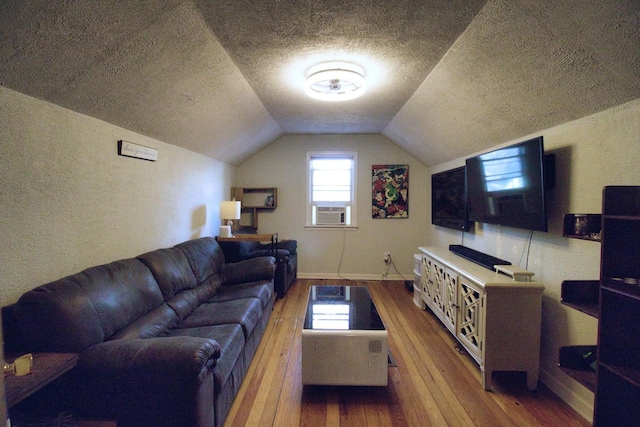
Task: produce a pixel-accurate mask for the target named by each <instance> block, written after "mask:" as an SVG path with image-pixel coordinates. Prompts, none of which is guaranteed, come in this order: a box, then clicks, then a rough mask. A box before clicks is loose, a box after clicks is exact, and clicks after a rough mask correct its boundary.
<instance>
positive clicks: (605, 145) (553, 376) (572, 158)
mask: <svg viewBox="0 0 640 427" xmlns="http://www.w3.org/2000/svg"><path fill="white" fill-rule="evenodd" d="M538 135H543V137H544V144H545V151H547V152H551V153H555V154H556V187H555V189H553V190H551V191H550V193H549V198H548V202H549V205H548V206H549V213H548V219H549V232H548V233H540V232H534V233H533V240H532V244H531V249H530V254H529V259H528V269H529V270H530V271H533V272H535V274H536V276H535V277H534V279H537V280H539V281H542V282H543V283H544V285H545V292H544V298H543V319H542V322H543V325H542V354H541V370H542V372H541V378H542V381H543V382H544V383H545V384H546V385H547V386H548V387H549V388H551V389H552V390H553V391H554V392H555V393H556V394H558V395H559V396H560V397H561V398H563V400H565V401H567V402H568V403H569V404H570V405H571V406H572V407H574V408H575V409H576V410H578V411H579V412H580V413H581V414H582V415H583V416H584V417H585V418H587V419H591V416H592V411H593V394H592V393H591V392H589V391H588V390H587V389H586V388H584V387H583V386H581V385H579V384H578V383H577V382H575V381H574V380H572V379H571V378H569V377H568V376H567V375H565V374H564V373H563V372H562V371H561V370H560V369H559V368H558V367H557V363H558V349H559V347H561V346H566V345H581V344H585V345H586V344H590V345H594V344H596V342H597V327H598V326H597V325H598V324H597V320H596V319H594V318H592V317H589V316H587V315H586V314H583V313H579V312H578V311H576V310H573V309H570V308H568V307H566V306H563V305H561V304H560V286H561V283H562V281H563V280H573V279H576V280H577V279H592V280H597V279H598V277H599V274H600V273H599V271H600V270H599V266H600V245H599V244H598V243H596V242H589V241H583V240H576V239H568V238H563V237H562V224H563V215H564V214H565V213H600V212H601V211H602V207H601V203H602V188H603V187H604V186H606V185H640V173H639V172H638V159H639V155H640V100H636V101H633V102H631V103H628V104H625V105H622V106H619V107H616V108H612V109H610V110H607V111H605V112H602V113H600V114H596V115H593V116H589V117H585V118H582V119H580V120H577V121H574V122H570V123H566V124H563V125H561V126H557V127H554V128H551V129H546V130H544V131H541V132H538V133H536V134H534V135H529V136H525V137H522V138H519V139H517V140H514V141H511V142H509V143H508V144H511V143H515V142H519V141H523V140H525V139H527V138H529V137H533V136H538ZM508 144H503V145H508ZM462 164H464V158H460V159H457V160H455V161H453V162H448V163H446V164H442V165H438V166H436V167H433V168H431V171H430V172H431V173H435V172H439V171H442V170H446V169H449V168H451V167H454V166H459V165H462ZM528 233H529V232H528V231H526V230H518V229H514V228H508V227H499V226H494V225H488V224H475V229H474V231H472V232H471V233H465V234H464V239H463V236H462V233H461V232H456V231H453V230H447V229H444V228H441V227H435V226H431V225H430V226H429V229H428V239H427V242H428V244H429V245H433V246H441V247H446V246H448V245H449V244H451V243H461V242H462V241H463V243H464V244H465V245H466V246H469V247H472V248H474V249H477V250H480V251H483V252H486V253H489V254H491V255H495V256H497V257H499V258H503V259H506V260H508V261H511V262H512V263H513V264H516V265H520V266H521V267H527V265H526V257H525V258H522V254H523V252H525V251H526V250H527V248H526V243H527V238H528ZM521 258H522V262H521V261H520V260H521ZM514 309H516V308H514ZM524 320H525V321H526V319H524Z"/></svg>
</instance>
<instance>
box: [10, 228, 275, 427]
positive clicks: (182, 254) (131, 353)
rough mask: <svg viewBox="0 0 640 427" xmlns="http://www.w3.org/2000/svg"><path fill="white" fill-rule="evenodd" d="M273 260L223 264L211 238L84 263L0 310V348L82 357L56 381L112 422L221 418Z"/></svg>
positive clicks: (261, 307) (173, 423)
mask: <svg viewBox="0 0 640 427" xmlns="http://www.w3.org/2000/svg"><path fill="white" fill-rule="evenodd" d="M274 272H275V260H274V258H272V257H260V258H254V259H251V260H246V261H241V262H237V263H226V262H225V259H224V255H223V253H222V250H221V248H220V246H219V244H218V242H216V241H215V239H213V238H208V237H205V238H200V239H196V240H191V241H188V242H184V243H181V244H179V245H176V246H174V247H172V248H166V249H158V250H156V251H153V252H149V253H146V254H143V255H140V256H138V257H136V258H131V259H124V260H120V261H116V262H113V263H110V264H106V265H101V266H96V267H92V268H89V269H87V270H85V271H82V272H80V273H77V274H74V275H72V276H68V277H65V278H63V279H60V280H56V281H54V282H51V283H48V284H46V285H42V286H39V287H37V288H35V289H33V290H31V291H29V292H26V293H25V294H24V295H23V296H22V297H21V298H20V299H19V300H18V301H17V302H16V303H15V304H13V305H12V306H9V307H5V308H4V309H3V316H4V322H5V325H4V327H5V345H6V347H7V348H8V349H14V350H17V351H29V352H75V353H80V357H79V362H78V365H77V366H76V367H75V368H74V369H73V370H72V371H71V372H69V373H68V374H67V375H66V377H65V378H64V381H62V382H61V383H60V384H58V385H57V387H58V390H57V391H56V394H57V395H58V396H57V399H56V400H57V401H59V402H61V406H62V408H61V409H63V410H65V411H68V412H71V413H72V414H74V415H75V416H78V417H83V418H94V419H112V420H117V424H118V427H127V426H129V427H134V426H135V427H141V426H155V427H162V426H166V427H179V426H184V427H205V426H207V427H211V426H222V424H223V422H224V419H225V417H226V415H227V413H228V411H229V408H230V406H231V403H232V402H233V399H234V397H235V395H236V394H237V392H238V389H239V388H240V385H241V382H242V379H243V378H244V376H245V374H246V372H247V369H248V367H249V364H250V362H251V359H252V358H253V356H254V353H255V351H256V348H257V346H258V344H259V342H260V339H261V338H262V335H263V333H264V331H265V328H266V326H267V323H268V320H269V317H270V315H271V311H272V309H273V303H274V300H275V293H274V288H273V278H274Z"/></svg>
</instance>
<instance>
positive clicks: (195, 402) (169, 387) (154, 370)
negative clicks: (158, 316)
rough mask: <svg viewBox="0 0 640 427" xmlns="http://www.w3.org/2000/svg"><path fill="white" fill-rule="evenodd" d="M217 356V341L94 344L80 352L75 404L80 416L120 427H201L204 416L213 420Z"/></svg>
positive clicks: (181, 339) (177, 339)
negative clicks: (104, 419)
mask: <svg viewBox="0 0 640 427" xmlns="http://www.w3.org/2000/svg"><path fill="white" fill-rule="evenodd" d="M218 357H220V345H219V344H218V342H217V341H215V340H213V339H207V338H198V337H188V336H180V337H163V338H149V339H124V340H113V341H107V342H104V343H101V344H97V345H95V346H92V347H90V348H88V349H87V350H85V351H84V352H82V353H81V354H80V359H79V361H78V366H77V367H76V368H75V372H74V383H75V385H74V387H73V391H74V394H76V396H75V397H74V400H75V401H74V406H76V410H77V411H78V413H79V414H82V415H85V416H89V417H108V418H115V419H118V420H119V424H120V422H123V425H137V424H136V423H137V422H141V421H142V420H144V422H145V423H151V424H147V425H158V426H160V425H162V426H168V425H176V426H177V425H200V424H201V421H200V420H201V419H202V418H203V417H205V418H206V417H209V416H212V414H211V412H212V411H213V409H212V408H213V401H212V399H213V367H214V366H215V364H216V361H217V359H218ZM209 399H211V401H209ZM125 420H127V421H125ZM138 425H139V424H138Z"/></svg>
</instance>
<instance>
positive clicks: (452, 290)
mask: <svg viewBox="0 0 640 427" xmlns="http://www.w3.org/2000/svg"><path fill="white" fill-rule="evenodd" d="M456 295H458V275H457V274H456V273H455V272H450V271H445V275H444V318H443V319H442V322H443V323H444V325H445V326H446V327H447V328H448V329H449V330H450V331H451V333H452V334H455V333H456V315H457V309H458V299H457V298H456Z"/></svg>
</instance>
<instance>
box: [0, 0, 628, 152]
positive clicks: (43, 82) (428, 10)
mask: <svg viewBox="0 0 640 427" xmlns="http://www.w3.org/2000/svg"><path fill="white" fill-rule="evenodd" d="M325 61H347V62H354V63H356V64H358V65H360V66H361V67H363V68H364V70H365V77H366V78H367V93H365V95H363V96H362V97H360V98H358V99H356V100H352V101H348V102H343V103H323V102H321V101H317V100H313V99H311V98H308V97H307V96H306V95H304V92H303V90H302V87H303V83H304V79H305V76H306V72H307V71H308V69H309V68H310V67H312V66H314V65H316V64H318V63H321V62H325ZM0 84H2V85H4V86H6V87H9V88H12V89H14V90H17V91H19V92H23V93H26V94H28V95H32V96H35V97H37V98H40V99H43V100H47V101H49V102H52V103H55V104H58V105H61V106H63V107H66V108H69V109H72V110H74V111H78V112H80V113H83V114H87V115H90V116H93V117H96V118H99V119H102V120H105V121H107V122H110V123H113V124H116V125H119V126H122V127H124V128H127V129H130V130H133V131H136V132H139V133H142V134H145V135H149V136H152V137H154V138H157V139H160V140H162V141H165V142H168V143H170V144H174V145H178V146H182V147H184V148H187V149H189V150H193V151H195V152H199V153H202V154H205V155H207V156H210V157H213V158H216V159H219V160H222V161H225V162H228V163H231V164H238V163H240V162H242V161H244V160H245V159H247V158H248V157H249V156H251V155H252V154H254V153H255V152H257V151H258V150H260V149H261V148H262V147H264V146H265V145H267V144H269V143H271V142H272V141H274V140H275V139H277V138H278V137H279V136H280V135H282V134H285V133H309V134H318V133H327V134H334V133H338V134H339V133H382V134H383V135H385V136H387V137H388V138H389V139H391V140H392V141H394V142H395V143H396V144H398V145H399V146H401V147H402V148H404V149H405V150H407V151H408V152H410V153H411V154H413V155H414V156H416V158H418V159H420V160H421V161H422V162H423V163H425V164H426V165H434V164H439V163H442V162H445V161H448V160H451V159H454V158H457V157H461V156H465V155H468V154H471V153H474V152H476V151H480V150H483V149H485V148H488V147H491V146H493V145H495V144H499V143H502V142H506V141H509V140H512V139H515V138H519V137H522V136H525V135H528V134H530V133H533V132H538V131H541V130H543V129H546V128H548V127H550V126H554V125H556V124H560V123H563V122H566V121H569V120H573V119H576V118H580V117H584V116H586V115H589V114H593V113H595V112H598V111H602V110H604V109H607V108H609V107H612V106H615V105H619V104H622V103H625V102H627V101H630V100H633V99H636V98H640V0H581V1H579V0H563V1H561V0H558V1H532V0H489V1H484V0H483V1H480V0H459V1H441V0H426V1H424V0H423V1H419V0H404V1H403V0H398V1H394V2H392V3H391V2H389V1H388V0H355V1H354V0H352V1H347V0H342V1H338V0H314V1H309V0H303V1H296V2H293V1H285V0H223V1H215V0H193V1H186V0H163V1H161V2H159V1H157V0H135V1H99V2H79V1H55V2H51V1H49V0H3V1H2V2H0Z"/></svg>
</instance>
